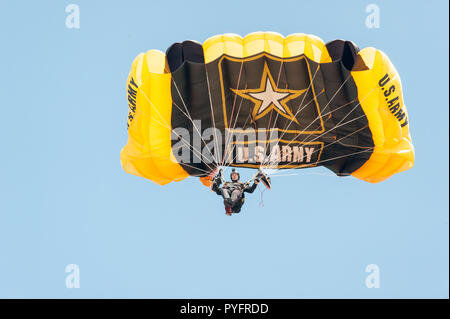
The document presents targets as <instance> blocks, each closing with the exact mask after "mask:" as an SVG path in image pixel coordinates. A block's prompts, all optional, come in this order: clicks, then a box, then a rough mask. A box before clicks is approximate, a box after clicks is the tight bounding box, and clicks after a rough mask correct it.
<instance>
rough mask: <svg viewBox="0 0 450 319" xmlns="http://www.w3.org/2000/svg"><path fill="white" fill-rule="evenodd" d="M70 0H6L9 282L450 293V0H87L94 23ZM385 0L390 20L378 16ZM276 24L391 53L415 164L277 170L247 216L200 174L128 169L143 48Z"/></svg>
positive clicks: (14, 290) (59, 291) (161, 291)
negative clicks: (72, 22) (230, 208)
mask: <svg viewBox="0 0 450 319" xmlns="http://www.w3.org/2000/svg"><path fill="white" fill-rule="evenodd" d="M70 3H71V2H66V1H40V2H38V1H33V2H29V1H27V2H23V1H2V2H1V3H0V39H1V42H2V49H1V51H0V74H1V76H0V88H1V94H0V96H1V108H0V109H1V119H2V125H1V126H0V131H1V136H2V145H3V148H2V151H1V154H2V156H1V158H0V164H1V165H0V297H3V298H11V297H24V298H35V297H40V298H54V297H57V298H93V297H95V298H106V297H112V298H175V297H179V298H184V297H191V298H202V297H205V298H231V297H236V298H241V297H242V298H259V297H261V298H266V297H267V298H397V297H402V298H421V297H423V298H432V297H435V298H448V282H449V280H448V279H449V278H448V266H449V265H448V261H449V259H448V257H449V256H448V248H449V247H448V229H449V225H448V211H449V197H448V191H449V189H448V188H449V181H448V154H449V152H448V136H449V134H448V132H449V131H448V128H449V126H448V117H449V114H448V110H449V99H448V85H449V83H448V79H449V77H448V69H449V65H448V60H449V56H448V47H449V45H448V2H447V1H438V0H430V1H421V2H419V1H417V2H411V1H375V0H374V1H345V2H341V1H339V2H338V1H331V0H330V1H319V2H314V1H283V2H277V1H275V2H271V1H262V0H261V1H244V2H243V1H230V2H221V1H195V2H194V1H191V2H186V1H127V2H125V1H123V2H121V4H117V3H115V4H112V3H111V2H110V1H74V2H73V3H75V4H77V5H78V6H79V8H80V29H68V28H66V26H65V19H66V16H67V14H66V13H65V7H66V6H67V5H68V4H70ZM281 3H282V4H281ZM342 3H345V5H344V4H342ZM370 3H375V4H377V5H378V6H379V8H380V28H379V29H368V28H366V26H365V19H366V16H367V13H366V12H365V8H366V6H367V5H368V4H370ZM259 30H264V31H265V30H270V31H276V32H279V33H281V34H283V35H288V34H290V33H295V32H303V33H310V34H314V35H317V36H319V37H321V38H322V39H323V40H324V41H330V40H333V39H336V38H343V39H349V40H352V41H354V42H355V43H356V44H357V45H358V46H359V47H360V48H363V47H366V46H374V47H376V48H379V49H381V50H383V51H384V52H386V53H387V54H388V56H389V57H390V58H391V60H392V62H393V63H394V65H395V66H396V68H397V70H398V71H399V73H400V75H401V78H402V82H403V89H404V97H405V103H406V106H407V109H408V112H409V119H410V126H411V132H412V138H413V143H414V145H415V148H416V163H415V166H414V167H413V168H412V169H411V170H409V171H407V172H404V173H401V174H398V175H396V176H394V177H392V178H391V179H389V180H387V181H385V182H383V183H379V184H375V185H372V184H369V183H365V182H362V181H359V180H356V179H354V178H338V177H336V176H332V174H331V172H330V171H327V170H326V169H323V168H316V169H308V170H301V171H299V175H297V176H289V177H274V178H273V189H272V190H271V191H265V192H264V194H263V195H264V197H263V199H264V207H262V208H261V207H260V200H261V199H260V191H259V190H257V191H256V192H255V193H254V195H251V196H247V198H246V199H247V201H246V205H245V207H244V210H243V213H242V214H240V215H238V216H233V217H232V218H229V217H227V216H225V215H224V214H223V207H222V203H221V200H220V198H219V197H217V196H215V195H214V194H213V193H211V192H210V191H209V190H208V189H207V188H205V187H203V186H201V184H200V183H199V182H198V181H197V180H195V179H193V178H192V179H187V180H185V181H182V182H180V183H172V184H170V185H167V186H165V187H160V186H158V185H155V184H153V183H152V182H150V181H147V180H145V179H142V178H138V177H135V176H132V175H129V174H126V173H125V172H124V171H123V170H122V168H121V166H120V162H119V152H120V149H121V148H122V147H123V146H124V144H125V143H126V139H127V132H126V128H125V123H126V113H127V103H126V95H125V82H126V78H127V75H128V72H129V69H130V65H131V62H132V60H133V59H134V57H135V56H136V55H137V54H138V53H139V52H143V51H147V50H148V49H152V48H155V49H160V50H162V51H165V49H166V48H167V47H168V46H169V45H170V44H171V43H173V42H175V41H182V40H185V39H195V40H198V41H201V42H202V41H204V40H206V39H207V38H208V37H210V36H213V35H215V34H220V33H228V32H232V33H237V34H241V35H245V34H247V33H250V32H254V31H259ZM241 173H242V175H244V177H245V176H247V177H248V176H250V175H251V174H252V173H251V172H250V171H245V170H242V171H241ZM68 264H77V265H79V267H80V278H81V279H80V285H81V288H79V289H68V288H66V286H65V278H66V276H67V274H66V273H65V267H66V265H68ZM369 264H377V265H378V266H379V268H380V288H378V289H368V288H367V287H366V286H365V278H366V276H367V275H368V274H367V273H366V272H365V268H366V266H367V265H369Z"/></svg>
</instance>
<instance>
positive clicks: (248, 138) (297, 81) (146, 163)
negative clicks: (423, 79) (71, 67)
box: [120, 32, 414, 185]
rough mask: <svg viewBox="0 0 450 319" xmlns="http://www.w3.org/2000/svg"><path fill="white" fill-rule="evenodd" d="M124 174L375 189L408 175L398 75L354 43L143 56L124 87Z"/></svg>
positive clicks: (230, 37)
mask: <svg viewBox="0 0 450 319" xmlns="http://www.w3.org/2000/svg"><path fill="white" fill-rule="evenodd" d="M127 100H128V106H129V113H128V120H127V127H128V135H129V136H128V142H127V144H126V145H125V147H124V148H123V149H122V151H121V155H120V159H121V164H122V167H123V169H124V170H125V171H126V172H128V173H130V174H134V175H137V176H141V177H145V178H147V179H150V180H152V181H153V182H155V183H157V184H160V185H164V184H167V183H170V182H172V181H180V180H183V179H185V178H187V177H188V176H196V177H199V178H200V180H201V181H202V183H203V184H205V185H209V184H210V180H211V177H212V176H213V175H214V174H215V173H216V172H217V170H218V168H219V167H224V166H232V167H247V168H255V169H257V168H260V167H263V168H264V167H265V168H270V169H274V170H280V169H299V168H309V167H317V166H324V167H327V168H328V169H330V170H331V171H333V172H334V173H335V174H336V175H338V176H348V175H351V176H354V177H356V178H358V179H360V180H364V181H367V182H370V183H377V182H381V181H383V180H385V179H387V178H389V177H390V176H392V175H394V174H396V173H399V172H402V171H405V170H407V169H409V168H411V167H412V166H413V164H414V147H413V145H412V142H411V137H410V132H409V122H408V113H407V110H406V107H405V104H404V101H403V95H402V84H401V81H400V76H399V74H398V72H397V70H396V69H395V67H394V66H393V64H392V63H391V62H390V60H389V58H388V57H387V56H386V54H385V53H383V52H382V51H380V50H377V49H375V48H372V47H368V48H364V49H362V50H359V48H358V47H357V46H356V45H355V44H354V43H353V42H351V41H344V40H334V41H331V42H328V43H326V44H325V43H324V42H323V41H322V40H321V39H320V38H318V37H316V36H313V35H306V34H292V35H289V36H287V37H283V36H282V35H280V34H277V33H272V32H256V33H252V34H249V35H247V36H245V37H243V38H242V37H240V36H239V35H235V34H223V35H217V36H214V37H212V38H210V39H208V40H206V41H205V42H204V43H203V45H202V44H200V43H197V42H194V41H184V42H182V43H174V44H173V45H172V46H170V47H169V48H168V49H167V51H166V54H164V53H163V52H161V51H158V50H150V51H148V52H146V53H141V54H139V55H138V56H137V57H136V58H135V60H134V61H133V63H132V66H131V71H130V74H129V76H128V81H127Z"/></svg>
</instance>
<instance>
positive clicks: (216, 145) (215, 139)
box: [205, 65, 219, 166]
mask: <svg viewBox="0 0 450 319" xmlns="http://www.w3.org/2000/svg"><path fill="white" fill-rule="evenodd" d="M205 74H206V83H207V84H208V95H209V106H210V108H211V116H212V123H213V128H214V130H213V131H214V147H217V148H216V150H215V152H214V155H213V154H211V155H213V157H214V160H215V161H216V166H217V164H219V142H218V140H217V132H216V120H215V118H214V109H213V107H212V99H211V90H210V86H209V77H208V69H207V68H206V65H205Z"/></svg>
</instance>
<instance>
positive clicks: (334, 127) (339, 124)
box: [288, 88, 375, 145]
mask: <svg viewBox="0 0 450 319" xmlns="http://www.w3.org/2000/svg"><path fill="white" fill-rule="evenodd" d="M374 90H375V88H373V89H372V90H371V91H370V92H369V93H368V94H367V95H366V96H365V97H364V98H363V99H362V100H361V102H363V101H364V100H365V99H366V98H367V97H368V96H369V95H370V94H372V92H373V91H374ZM361 102H358V103H357V104H356V105H355V106H354V107H353V108H352V109H351V110H350V111H349V112H347V114H346V115H345V116H344V117H343V118H342V119H341V120H340V121H339V123H337V124H336V125H335V126H333V127H332V128H330V129H329V130H327V131H325V132H323V133H322V134H320V135H318V136H317V137H316V138H315V139H312V140H306V139H307V138H308V137H310V136H313V134H311V133H310V134H308V135H307V136H306V139H305V142H314V141H315V140H317V139H318V138H320V137H322V136H323V135H325V134H326V133H328V132H330V131H332V130H334V129H336V128H338V127H341V126H344V125H346V124H348V123H351V122H353V121H355V120H358V119H361V118H363V117H365V116H366V114H363V115H362V116H359V117H357V118H354V119H352V120H350V121H347V122H345V123H344V124H341V123H342V121H344V120H345V119H346V118H347V117H348V116H349V115H350V113H352V112H353V111H354V110H355V109H356V108H357V107H358V106H359V105H361ZM327 120H328V119H327ZM298 136H300V134H297V136H296V137H295V138H297V137H298ZM295 138H294V139H295ZM290 143H291V142H289V144H290ZM333 143H334V142H333ZM289 144H288V145H289Z"/></svg>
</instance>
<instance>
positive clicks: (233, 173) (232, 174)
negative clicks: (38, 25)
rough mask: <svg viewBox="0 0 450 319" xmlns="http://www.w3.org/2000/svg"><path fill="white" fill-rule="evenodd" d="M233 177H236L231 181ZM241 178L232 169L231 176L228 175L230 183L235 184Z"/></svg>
mask: <svg viewBox="0 0 450 319" xmlns="http://www.w3.org/2000/svg"><path fill="white" fill-rule="evenodd" d="M233 176H235V177H236V176H237V177H236V178H235V179H233ZM240 177H241V175H239V173H238V171H237V170H235V169H234V168H233V169H232V170H231V174H230V179H231V181H232V182H237V181H238V180H239V178H240Z"/></svg>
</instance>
